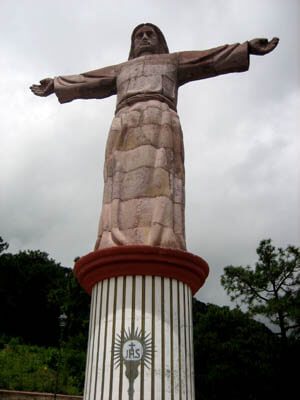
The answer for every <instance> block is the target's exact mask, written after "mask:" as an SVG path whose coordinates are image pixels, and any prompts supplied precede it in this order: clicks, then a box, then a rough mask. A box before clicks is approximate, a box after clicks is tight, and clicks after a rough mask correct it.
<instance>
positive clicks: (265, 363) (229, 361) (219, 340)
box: [193, 299, 284, 400]
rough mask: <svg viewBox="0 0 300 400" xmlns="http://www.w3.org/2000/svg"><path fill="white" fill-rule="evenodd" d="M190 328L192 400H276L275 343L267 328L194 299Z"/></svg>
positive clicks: (277, 342) (277, 365)
mask: <svg viewBox="0 0 300 400" xmlns="http://www.w3.org/2000/svg"><path fill="white" fill-rule="evenodd" d="M193 324H194V357H195V377H196V379H195V389H196V399H197V400H215V399H216V400H217V399H221V398H225V399H227V398H228V399H231V400H240V399H243V400H248V399H249V400H253V399H255V400H260V399H268V398H272V399H275V398H277V397H276V395H277V393H278V384H277V382H280V379H279V377H282V371H281V358H280V352H279V351H278V348H279V347H280V340H279V338H278V337H277V336H276V335H275V334H274V333H273V332H272V331H271V330H270V329H268V328H267V327H266V326H265V325H264V324H262V323H260V322H258V321H255V320H253V319H252V318H250V316H249V315H248V314H245V313H243V312H242V311H241V310H238V309H234V310H230V309H229V307H219V306H217V305H213V304H204V303H201V302H199V301H197V300H196V299H193ZM282 398H284V397H282Z"/></svg>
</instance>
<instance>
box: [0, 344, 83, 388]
mask: <svg viewBox="0 0 300 400" xmlns="http://www.w3.org/2000/svg"><path fill="white" fill-rule="evenodd" d="M58 358H59V350H58V349H57V348H53V347H48V348H45V347H39V346H29V345H24V344H21V343H20V340H18V339H15V338H13V339H11V340H10V341H9V343H8V344H6V345H5V346H4V347H3V348H2V349H1V350H0V388H2V389H9V390H23V391H33V392H50V393H53V391H54V389H55V382H56V371H57V362H58ZM84 359H85V353H84V352H81V351H77V350H74V349H69V348H62V351H61V360H60V370H59V372H60V373H59V379H58V387H57V389H58V393H68V394H74V395H79V394H82V387H83V383H82V376H80V373H78V371H77V368H76V364H78V360H79V361H80V363H81V364H84ZM74 364H75V366H74Z"/></svg>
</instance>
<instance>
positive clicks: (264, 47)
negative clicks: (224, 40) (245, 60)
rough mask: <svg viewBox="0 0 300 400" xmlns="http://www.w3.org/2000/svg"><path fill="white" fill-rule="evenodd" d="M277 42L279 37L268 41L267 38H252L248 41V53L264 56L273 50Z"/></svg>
mask: <svg viewBox="0 0 300 400" xmlns="http://www.w3.org/2000/svg"><path fill="white" fill-rule="evenodd" d="M278 43H279V39H278V38H277V37H274V38H273V39H272V40H270V41H268V39H252V40H250V41H249V42H248V46H249V54H255V55H256V56H264V55H265V54H268V53H270V52H271V51H273V50H274V49H275V47H276V46H277V45H278Z"/></svg>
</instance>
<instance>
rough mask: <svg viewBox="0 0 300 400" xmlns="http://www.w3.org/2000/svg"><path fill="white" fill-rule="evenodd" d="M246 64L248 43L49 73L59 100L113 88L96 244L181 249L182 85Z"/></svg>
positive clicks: (99, 94)
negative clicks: (68, 72) (114, 101)
mask: <svg viewBox="0 0 300 400" xmlns="http://www.w3.org/2000/svg"><path fill="white" fill-rule="evenodd" d="M248 68H249V52H248V42H246V43H243V44H233V45H225V46H220V47H217V48H214V49H211V50H205V51H184V52H178V53H172V54H155V55H147V56H141V57H138V58H134V59H132V60H129V61H127V62H124V63H122V64H119V65H114V66H110V67H106V68H102V69H98V70H95V71H90V72H86V73H83V74H80V75H72V76H63V77H57V78H55V79H54V90H55V93H56V95H57V97H58V99H59V101H60V102H61V103H65V102H69V101H72V100H74V99H90V98H99V99H100V98H104V97H108V96H111V95H113V94H117V107H116V114H115V117H114V119H113V121H112V125H111V128H110V131H109V135H108V140H107V146H106V153H105V165H104V194H103V204H102V213H101V217H100V223H99V232H98V238H97V241H96V245H95V250H97V249H103V248H107V247H113V246H121V245H150V246H159V247H166V248H173V249H181V250H185V249H186V243H185V223H184V207H185V191H184V148H183V138H182V131H181V126H180V122H179V118H178V115H177V112H176V105H177V92H178V87H180V86H181V85H183V84H185V83H187V82H190V81H193V80H198V79H204V78H209V77H213V76H217V75H220V74H226V73H230V72H242V71H246V70H247V69H248Z"/></svg>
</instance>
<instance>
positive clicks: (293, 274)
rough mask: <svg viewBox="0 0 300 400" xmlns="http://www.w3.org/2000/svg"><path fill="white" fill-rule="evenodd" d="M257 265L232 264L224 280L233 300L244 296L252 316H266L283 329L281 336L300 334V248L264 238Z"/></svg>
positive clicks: (258, 251)
mask: <svg viewBox="0 0 300 400" xmlns="http://www.w3.org/2000/svg"><path fill="white" fill-rule="evenodd" d="M257 254H258V262H257V263H256V264H255V268H254V269H253V268H251V267H250V266H246V267H242V266H239V267H233V266H228V267H225V269H224V275H222V277H221V283H222V285H223V286H224V288H225V289H226V291H227V293H228V294H230V295H231V300H236V299H240V301H241V303H243V304H246V305H247V307H248V310H249V312H250V314H251V315H257V314H259V315H263V316H265V317H267V318H268V319H269V320H270V321H271V322H272V323H273V324H275V325H278V326H279V328H280V333H281V337H282V339H283V340H285V341H286V338H287V335H288V333H289V334H292V335H294V336H296V337H299V334H300V249H299V248H296V247H294V246H288V247H287V248H286V249H281V248H278V249H277V250H276V248H275V247H274V246H272V244H271V240H270V239H268V240H262V241H261V242H260V244H259V247H258V249H257Z"/></svg>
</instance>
